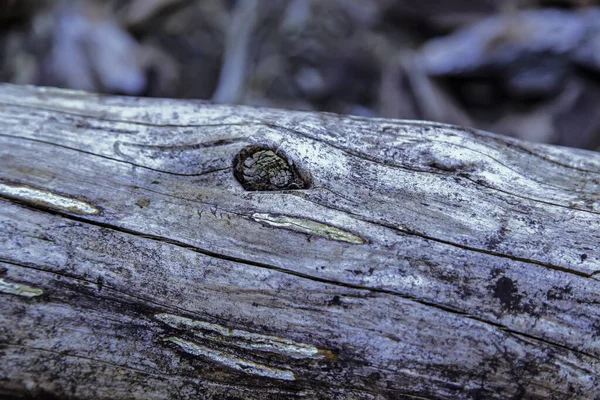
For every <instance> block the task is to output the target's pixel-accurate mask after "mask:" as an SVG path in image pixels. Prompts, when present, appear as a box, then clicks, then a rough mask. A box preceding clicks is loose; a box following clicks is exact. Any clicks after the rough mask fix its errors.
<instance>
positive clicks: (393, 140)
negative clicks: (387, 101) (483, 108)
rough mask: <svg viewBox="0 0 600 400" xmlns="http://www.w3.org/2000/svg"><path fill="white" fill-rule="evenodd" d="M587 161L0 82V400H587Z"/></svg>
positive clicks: (595, 292)
mask: <svg viewBox="0 0 600 400" xmlns="http://www.w3.org/2000/svg"><path fill="white" fill-rule="evenodd" d="M598 243H600V155H598V154H596V153H591V152H585V151H580V150H574V149H565V148H558V147H551V146H544V145H536V144H530V143H523V142H519V141H516V140H514V139H510V138H505V137H498V136H495V135H492V134H487V133H483V132H477V131H473V130H470V129H466V128H459V127H454V126H449V125H441V124H434V123H428V122H416V121H396V120H384V119H378V120H372V119H364V118H356V117H345V116H337V115H331V114H319V113H302V112H293V111H282V110H266V109H255V108H248V107H239V106H225V105H208V104H202V103H198V102H194V101H178V100H165V99H137V98H130V97H128V98H125V97H112V96H95V95H90V94H85V93H81V92H73V91H65V90H56V89H45V88H31V87H18V86H10V85H2V86H0V310H1V311H0V397H2V398H64V399H91V398H93V399H119V398H123V399H125V398H127V399H131V398H134V399H164V398H170V399H197V398H224V399H228V398H231V399H234V398H236V399H237V398H243V399H282V398H285V399H288V398H309V399H349V398H352V399H354V398H359V399H507V398H512V399H586V400H587V399H600V282H599V279H598V278H599V277H600V247H599V246H598Z"/></svg>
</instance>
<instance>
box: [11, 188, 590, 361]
mask: <svg viewBox="0 0 600 400" xmlns="http://www.w3.org/2000/svg"><path fill="white" fill-rule="evenodd" d="M0 198H2V196H0ZM5 200H8V201H12V202H15V203H18V204H21V205H22V206H25V207H28V208H32V209H35V210H38V211H41V212H45V213H49V214H52V215H57V216H60V217H63V218H66V219H70V220H73V221H77V222H81V223H86V224H90V225H94V226H97V227H100V228H105V229H110V230H114V231H117V232H120V233H125V234H129V235H133V236H136V237H142V238H144V239H149V240H154V241H157V242H162V243H167V244H170V245H174V246H177V247H180V248H183V249H186V250H190V251H194V252H197V253H200V254H203V255H205V256H208V257H213V258H216V259H219V260H225V261H229V262H234V263H240V264H245V265H249V266H252V267H257V268H265V269H268V270H272V271H277V272H280V273H283V274H289V275H293V276H296V277H298V278H302V279H308V280H312V281H315V282H319V283H324V284H328V285H334V286H340V287H344V288H348V289H356V290H364V291H369V292H373V293H379V294H386V295H392V296H398V297H400V298H403V299H406V300H409V301H414V302H416V303H419V304H421V305H424V306H427V307H433V308H436V309H438V310H440V311H444V312H449V313H452V314H455V315H459V316H462V317H465V318H468V319H472V320H474V321H478V322H481V323H484V324H487V325H490V326H492V327H494V328H498V329H500V330H502V331H505V332H507V333H509V334H514V335H519V336H522V337H526V338H528V339H532V340H538V341H541V342H544V343H547V344H550V345H552V346H556V347H559V348H563V349H565V350H567V351H571V352H574V353H578V354H581V355H585V356H588V357H590V358H593V359H598V360H600V357H598V356H595V355H593V354H588V353H586V352H584V351H581V350H578V349H574V348H570V347H568V346H565V345H562V344H560V343H555V342H552V341H548V340H544V339H541V338H539V337H535V336H533V335H528V334H526V333H523V332H519V331H516V330H513V329H510V328H508V327H506V326H504V325H502V324H499V323H497V322H492V321H489V320H486V319H483V318H480V317H477V316H474V315H472V314H468V313H466V312H464V311H461V310H459V309H456V308H452V307H449V306H445V305H442V304H437V303H433V302H429V301H425V300H423V299H418V298H415V297H413V296H409V295H406V294H403V293H399V292H396V291H393V290H387V289H380V288H373V287H368V286H361V285H354V284H350V283H346V282H339V281H333V280H329V279H325V278H320V277H316V276H312V275H308V274H303V273H300V272H297V271H292V270H289V269H285V268H282V267H277V266H274V265H269V264H265V263H261V262H256V261H252V260H244V259H241V258H238V257H234V256H228V255H225V254H220V253H215V252H212V251H207V250H204V249H201V248H199V247H196V246H193V245H190V244H187V243H184V242H181V241H178V240H174V239H171V238H166V237H162V236H156V235H151V234H147V233H142V232H137V231H134V230H131V229H127V228H123V227H119V226H115V225H111V224H106V223H102V222H98V221H93V220H89V219H86V218H82V217H77V216H73V215H69V214H66V213H61V212H58V211H56V210H51V209H47V208H44V207H40V206H35V205H30V204H22V203H21V202H19V201H15V200H14V199H10V198H6V199H5ZM417 236H418V235H417ZM467 250H469V249H467ZM492 255H493V254H492ZM0 261H2V259H0ZM548 267H549V266H548ZM42 270H43V271H45V272H53V271H47V270H44V269H42ZM564 272H569V271H564ZM69 277H70V276H69ZM86 282H88V283H92V284H95V283H94V282H90V281H86ZM123 294H126V295H130V294H128V293H123ZM140 300H144V301H149V300H147V299H140ZM157 305H160V306H161V307H165V306H164V305H162V304H159V303H158V304H157ZM182 311H184V312H185V313H188V314H189V313H190V312H189V310H182Z"/></svg>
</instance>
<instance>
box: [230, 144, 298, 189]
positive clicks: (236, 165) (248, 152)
mask: <svg viewBox="0 0 600 400" xmlns="http://www.w3.org/2000/svg"><path fill="white" fill-rule="evenodd" d="M233 175H234V176H235V178H236V179H237V180H238V182H240V183H241V184H242V186H243V187H244V189H246V190H291V189H308V187H309V186H310V177H309V175H308V174H307V173H306V172H304V171H301V170H300V169H299V168H298V167H297V166H296V165H295V164H294V163H293V162H292V161H291V160H290V159H289V158H288V157H287V156H286V155H285V154H284V153H283V152H282V151H281V150H279V149H273V148H270V147H263V146H256V145H253V146H248V147H245V148H243V149H242V150H241V151H240V152H239V153H238V154H237V155H236V156H235V158H234V159H233Z"/></svg>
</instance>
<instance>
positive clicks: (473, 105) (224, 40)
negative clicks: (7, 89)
mask: <svg viewBox="0 0 600 400" xmlns="http://www.w3.org/2000/svg"><path fill="white" fill-rule="evenodd" d="M596 5H597V3H596V2H594V1H583V0H562V1H559V0H556V1H541V0H540V1H534V0H530V1H524V0H521V1H499V0H496V1H493V0H437V1H436V0H52V1H50V0H46V1H44V0H0V81H3V82H12V83H17V84H34V85H48V86H58V87H66V88H73V89H83V90H87V91H93V92H102V93H112V94H125V95H140V96H155V97H176V98H194V99H206V100H211V101H214V102H219V103H236V104H247V105H256V106H268V107H278V108H288V109H296V110H311V111H331V112H336V113H344V114H354V115H361V116H373V117H388V118H405V119H426V120H433V121H440V122H448V123H454V124H459V125H465V126H470V127H475V128H479V129H484V130H488V131H492V132H496V133H502V134H506V135H510V136H514V137H518V138H521V139H525V140H530V141H536V142H543V143H552V144H560V145H564V146H572V147H579V148H585V149H593V150H600V8H599V7H597V6H596Z"/></svg>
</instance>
